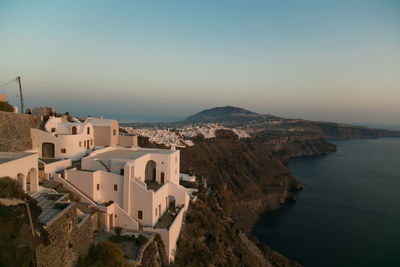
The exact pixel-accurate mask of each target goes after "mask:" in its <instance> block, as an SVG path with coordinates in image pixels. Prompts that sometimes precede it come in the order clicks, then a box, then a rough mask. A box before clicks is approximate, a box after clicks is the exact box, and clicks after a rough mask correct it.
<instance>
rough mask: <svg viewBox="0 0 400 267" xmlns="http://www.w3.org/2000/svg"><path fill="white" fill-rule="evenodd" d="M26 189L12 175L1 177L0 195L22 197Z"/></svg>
mask: <svg viewBox="0 0 400 267" xmlns="http://www.w3.org/2000/svg"><path fill="white" fill-rule="evenodd" d="M24 194H25V193H24V191H23V190H22V188H21V186H20V185H19V184H18V183H17V182H16V181H14V180H12V179H11V178H10V177H2V178H0V197H2V198H22V197H23V196H24Z"/></svg>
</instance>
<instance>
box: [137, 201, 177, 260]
mask: <svg viewBox="0 0 400 267" xmlns="http://www.w3.org/2000/svg"><path fill="white" fill-rule="evenodd" d="M183 215H184V210H183V209H181V210H180V211H179V213H178V215H177V216H176V217H175V220H174V221H173V222H172V224H171V226H170V228H169V230H165V229H157V228H151V227H144V228H143V230H144V231H149V232H154V233H158V234H160V236H161V239H162V241H163V242H164V245H165V250H166V252H167V255H168V259H169V261H173V260H174V251H175V250H176V242H177V241H178V238H179V234H180V232H181V228H182V221H183Z"/></svg>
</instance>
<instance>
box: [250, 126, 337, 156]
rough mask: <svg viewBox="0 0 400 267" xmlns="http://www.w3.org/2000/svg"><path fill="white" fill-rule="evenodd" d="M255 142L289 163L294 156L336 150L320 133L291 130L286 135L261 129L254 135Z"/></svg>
mask: <svg viewBox="0 0 400 267" xmlns="http://www.w3.org/2000/svg"><path fill="white" fill-rule="evenodd" d="M252 139H253V142H254V143H256V144H257V145H258V146H261V147H263V149H264V150H265V151H270V152H271V154H270V155H269V157H270V158H271V157H272V158H275V159H276V158H278V159H280V160H281V161H282V162H284V163H287V162H289V159H290V158H292V157H301V156H312V155H324V154H328V153H330V152H334V151H336V146H335V145H333V144H330V143H328V142H327V141H326V139H325V137H324V136H323V135H322V134H320V133H313V132H308V133H307V132H297V133H296V132H291V133H288V134H286V135H282V134H276V133H274V132H269V131H261V132H258V133H256V134H254V136H253V138H252Z"/></svg>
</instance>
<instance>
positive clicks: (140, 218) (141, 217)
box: [137, 210, 143, 220]
mask: <svg viewBox="0 0 400 267" xmlns="http://www.w3.org/2000/svg"><path fill="white" fill-rule="evenodd" d="M137 217H138V219H139V220H142V219H143V211H141V210H138V212H137Z"/></svg>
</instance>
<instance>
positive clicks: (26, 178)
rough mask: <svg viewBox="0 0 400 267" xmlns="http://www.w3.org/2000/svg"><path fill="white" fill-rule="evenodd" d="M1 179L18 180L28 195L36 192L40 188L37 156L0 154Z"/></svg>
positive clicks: (15, 153)
mask: <svg viewBox="0 0 400 267" xmlns="http://www.w3.org/2000/svg"><path fill="white" fill-rule="evenodd" d="M0 177H10V178H11V179H13V180H16V181H17V182H18V183H19V184H20V185H21V186H22V189H23V190H24V191H25V192H27V193H29V192H36V191H37V190H38V188H39V180H38V156H37V154H36V153H25V152H0Z"/></svg>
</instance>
